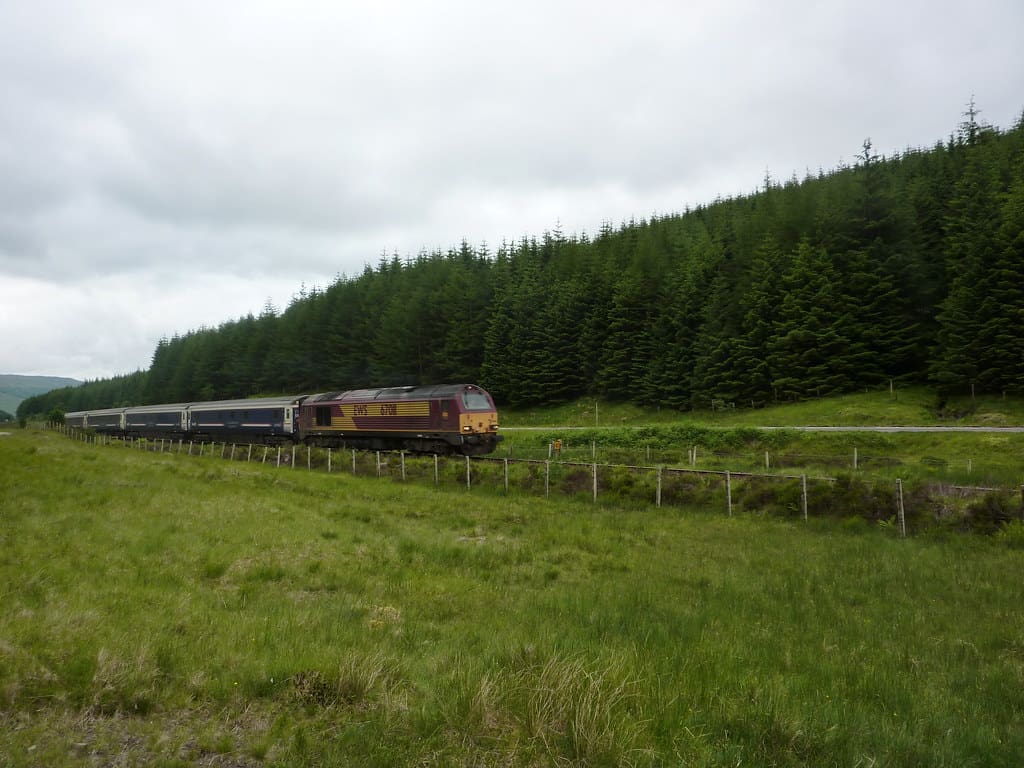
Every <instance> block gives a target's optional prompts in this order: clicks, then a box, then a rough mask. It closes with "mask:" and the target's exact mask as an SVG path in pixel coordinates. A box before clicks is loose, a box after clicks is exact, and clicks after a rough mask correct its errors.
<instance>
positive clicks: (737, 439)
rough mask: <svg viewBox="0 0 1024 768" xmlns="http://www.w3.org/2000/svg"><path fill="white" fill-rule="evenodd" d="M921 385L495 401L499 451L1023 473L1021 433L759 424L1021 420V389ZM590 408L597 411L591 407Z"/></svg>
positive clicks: (920, 473) (976, 474)
mask: <svg viewBox="0 0 1024 768" xmlns="http://www.w3.org/2000/svg"><path fill="white" fill-rule="evenodd" d="M938 406H939V403H938V400H937V398H936V396H935V394H934V393H933V392H930V391H928V390H924V389H910V390H898V391H896V392H895V393H893V394H890V393H889V392H888V391H886V392H872V393H866V394H859V395H846V396H842V397H833V398H824V399H821V400H812V401H807V402H802V403H791V404H784V405H778V406H774V407H770V408H760V409H729V410H717V411H693V412H689V413H678V412H675V411H668V410H657V409H643V408H639V407H637V406H634V405H628V404H610V403H598V404H596V407H595V403H594V401H593V400H586V401H578V402H576V403H571V404H568V405H564V406H556V407H551V408H543V409H528V410H520V411H516V410H509V409H502V413H501V416H502V424H503V426H504V427H506V428H507V431H506V433H505V440H506V442H505V443H504V444H503V445H502V447H501V448H500V449H499V452H498V455H507V454H508V453H509V451H511V454H512V455H514V456H523V457H528V458H541V457H544V456H546V455H547V450H548V448H547V446H548V443H550V442H551V441H552V440H554V439H561V440H563V443H564V444H566V445H567V446H568V448H567V450H565V451H563V456H564V457H565V458H568V459H577V460H581V461H586V460H590V457H591V456H592V455H593V450H594V445H595V444H596V448H597V459H598V460H599V461H609V462H612V463H629V464H647V465H653V464H659V463H661V464H667V465H671V466H690V450H691V449H692V447H694V446H696V447H697V448H698V453H697V456H698V462H697V464H696V466H697V467H699V468H702V469H720V470H724V469H730V470H733V471H737V472H740V471H764V470H765V452H766V451H767V452H768V454H769V471H773V472H775V471H777V472H782V473H790V474H792V473H794V472H795V473H800V472H808V473H811V474H828V475H834V474H836V473H840V472H852V471H853V468H854V458H855V457H854V453H855V451H856V454H857V455H856V460H857V475H858V476H859V477H862V478H866V479H873V480H879V481H889V480H893V479H895V478H901V479H903V480H913V481H920V482H922V483H946V484H949V483H953V484H957V485H965V486H967V485H969V486H998V487H1005V488H1011V489H1012V488H1018V487H1019V486H1020V484H1022V483H1024V434H1013V433H1009V434H1008V433H995V434H994V433H962V432H961V433H949V432H943V433H934V432H928V433H906V432H901V433H872V432H845V433H821V432H800V431H797V430H795V429H782V430H781V431H760V430H758V429H757V428H758V427H765V426H771V427H782V428H786V427H797V426H857V427H863V426H961V427H962V426H981V427H1006V426H1024V399H1021V398H998V397H985V398H980V397H979V398H978V399H976V400H973V401H972V400H971V399H970V398H959V399H952V400H949V401H947V402H945V403H943V404H942V408H941V410H940V409H939V407H938ZM595 412H596V414H595ZM559 427H572V428H573V429H569V430H567V429H559Z"/></svg>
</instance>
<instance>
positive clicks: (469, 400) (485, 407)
mask: <svg viewBox="0 0 1024 768" xmlns="http://www.w3.org/2000/svg"><path fill="white" fill-rule="evenodd" d="M462 405H463V406H464V407H465V408H466V410H467V411H491V410H494V408H493V406H492V405H491V401H490V400H488V399H487V395H485V394H483V393H482V392H463V393H462Z"/></svg>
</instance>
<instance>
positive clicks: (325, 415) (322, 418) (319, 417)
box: [316, 406, 331, 427]
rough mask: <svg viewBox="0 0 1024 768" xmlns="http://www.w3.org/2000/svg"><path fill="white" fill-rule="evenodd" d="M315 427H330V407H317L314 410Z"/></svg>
mask: <svg viewBox="0 0 1024 768" xmlns="http://www.w3.org/2000/svg"><path fill="white" fill-rule="evenodd" d="M316 425H317V426H318V427H329V426H331V409H330V407H324V406H318V407H317V409H316Z"/></svg>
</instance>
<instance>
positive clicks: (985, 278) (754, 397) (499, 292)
mask: <svg viewBox="0 0 1024 768" xmlns="http://www.w3.org/2000/svg"><path fill="white" fill-rule="evenodd" d="M851 149H854V148H851ZM856 151H857V155H856V158H855V160H854V161H852V162H851V163H850V164H846V165H843V166H840V167H838V168H835V169H831V170H827V171H826V170H817V171H810V170H809V171H807V172H806V173H805V175H804V176H803V177H802V178H799V177H798V176H797V175H795V174H794V175H793V177H791V178H790V179H788V180H786V181H780V180H776V179H773V178H771V177H770V175H769V174H767V173H766V174H765V179H764V182H763V185H762V186H761V188H760V189H758V191H757V192H756V193H752V194H750V195H748V196H742V197H735V198H728V199H718V200H715V201H714V202H711V203H709V204H705V205H700V206H698V207H695V208H689V209H686V210H685V211H682V212H678V213H672V214H668V215H651V216H650V217H649V218H645V219H641V220H630V221H627V222H623V223H621V224H619V225H617V226H616V225H613V224H611V223H607V224H605V225H604V226H603V227H602V228H601V229H600V231H599V232H596V233H579V234H572V235H565V234H563V233H562V232H560V231H557V229H556V231H554V232H546V233H544V234H543V235H542V236H539V237H524V238H522V239H521V240H519V241H518V242H514V243H507V242H506V243H502V244H501V245H500V246H498V247H497V248H496V249H495V250H492V249H491V248H489V247H488V246H486V245H481V246H478V247H476V246H472V245H470V244H468V243H466V242H463V243H462V244H461V246H459V247H455V248H452V249H450V250H448V251H445V252H442V251H435V252H432V253H427V252H422V253H420V254H419V255H417V256H415V257H402V256H399V255H398V254H395V255H393V256H390V257H388V256H382V257H381V258H380V259H379V261H378V263H377V264H376V266H367V267H366V268H365V269H364V271H363V272H362V274H359V275H356V276H339V277H338V278H337V279H336V280H335V281H334V282H333V283H332V284H331V285H329V286H326V287H314V288H309V289H306V288H303V289H301V290H300V291H299V293H298V295H297V296H295V298H294V299H293V301H292V303H291V304H290V305H289V306H288V307H287V308H284V309H282V310H278V309H277V308H275V307H273V306H271V305H269V303H268V305H267V307H266V308H265V309H264V311H263V312H262V313H261V314H260V315H259V316H252V315H250V316H247V317H243V318H240V319H237V320H233V321H230V322H225V323H224V324H222V325H221V326H219V327H217V328H202V329H200V330H195V331H191V332H189V333H186V334H184V335H176V336H174V337H173V338H167V339H163V340H161V341H160V343H159V345H158V346H157V348H156V350H155V351H154V353H153V357H152V363H151V365H150V367H149V369H148V370H143V371H138V372H136V373H133V374H129V375H124V376H118V377H115V378H112V379H107V380H100V381H92V382H87V383H86V384H85V385H82V386H81V387H77V388H74V389H64V390H56V391H54V392H51V393H47V394H45V395H40V396H37V397H34V398H31V399H29V400H26V401H25V402H24V403H23V404H22V407H21V408H20V410H19V415H22V416H25V415H32V414H36V413H45V412H47V411H49V410H50V409H52V408H60V409H63V410H80V409H85V408H100V407H109V406H118V405H138V404H148V403H171V402H187V401H193V400H216V399H228V398H239V397H247V396H251V395H258V394H261V393H263V394H272V393H311V392H323V391H337V390H344V389H350V388H362V387H368V386H384V385H410V384H418V383H441V382H475V383H478V384H480V385H482V386H484V387H485V388H487V389H489V390H490V391H491V393H492V394H493V395H494V397H495V399H496V401H497V402H498V404H499V407H502V406H513V407H521V406H527V405H532V404H544V403H555V402H562V401H568V400H572V399H576V398H580V397H586V396H595V397H601V398H606V399H609V400H624V401H632V402H636V403H639V404H646V405H654V404H657V405H661V406H664V407H666V408H672V409H679V410H688V409H691V408H707V407H709V406H710V405H711V403H712V402H713V401H714V402H722V403H735V404H736V405H737V406H747V407H750V406H757V405H763V404H766V403H770V402H773V401H786V400H795V399H801V398H806V397H814V396H825V395H830V394H836V393H841V392H849V391H858V390H863V389H864V388H870V387H878V386H884V385H887V383H888V382H889V381H897V382H901V383H918V384H922V383H923V384H928V385H930V386H933V387H934V388H935V389H937V390H938V391H939V392H940V393H950V394H953V393H962V392H969V391H972V389H973V390H976V391H977V392H988V393H1000V392H1006V393H1017V394H1020V393H1024V332H1022V327H1024V116H1022V117H1021V119H1020V120H1018V122H1017V124H1016V125H1015V126H1013V127H1012V128H1010V129H1006V130H1003V129H999V128H995V127H992V126H988V125H985V124H983V123H980V122H978V121H977V119H976V113H975V112H974V110H973V107H972V109H971V111H970V112H968V114H967V115H965V117H964V121H963V123H961V124H960V125H959V126H958V127H957V128H956V130H955V131H954V132H953V133H952V134H951V135H950V137H949V138H948V139H946V140H944V141H940V142H938V143H936V144H935V145H934V146H933V147H931V148H928V149H908V150H906V151H904V152H902V153H900V154H898V155H894V156H889V157H881V156H879V155H877V154H876V152H875V149H874V147H873V146H872V143H871V141H870V140H865V141H864V143H863V146H862V147H860V148H859V149H857V150H856Z"/></svg>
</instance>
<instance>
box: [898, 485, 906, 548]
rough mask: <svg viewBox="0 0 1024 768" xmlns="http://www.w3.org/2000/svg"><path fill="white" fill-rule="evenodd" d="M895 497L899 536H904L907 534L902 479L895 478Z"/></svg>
mask: <svg viewBox="0 0 1024 768" xmlns="http://www.w3.org/2000/svg"><path fill="white" fill-rule="evenodd" d="M896 499H897V501H898V502H899V504H898V506H897V508H896V509H897V515H898V519H899V524H900V538H901V539H902V538H906V535H907V517H906V511H905V510H904V509H903V480H901V479H899V478H897V479H896Z"/></svg>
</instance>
